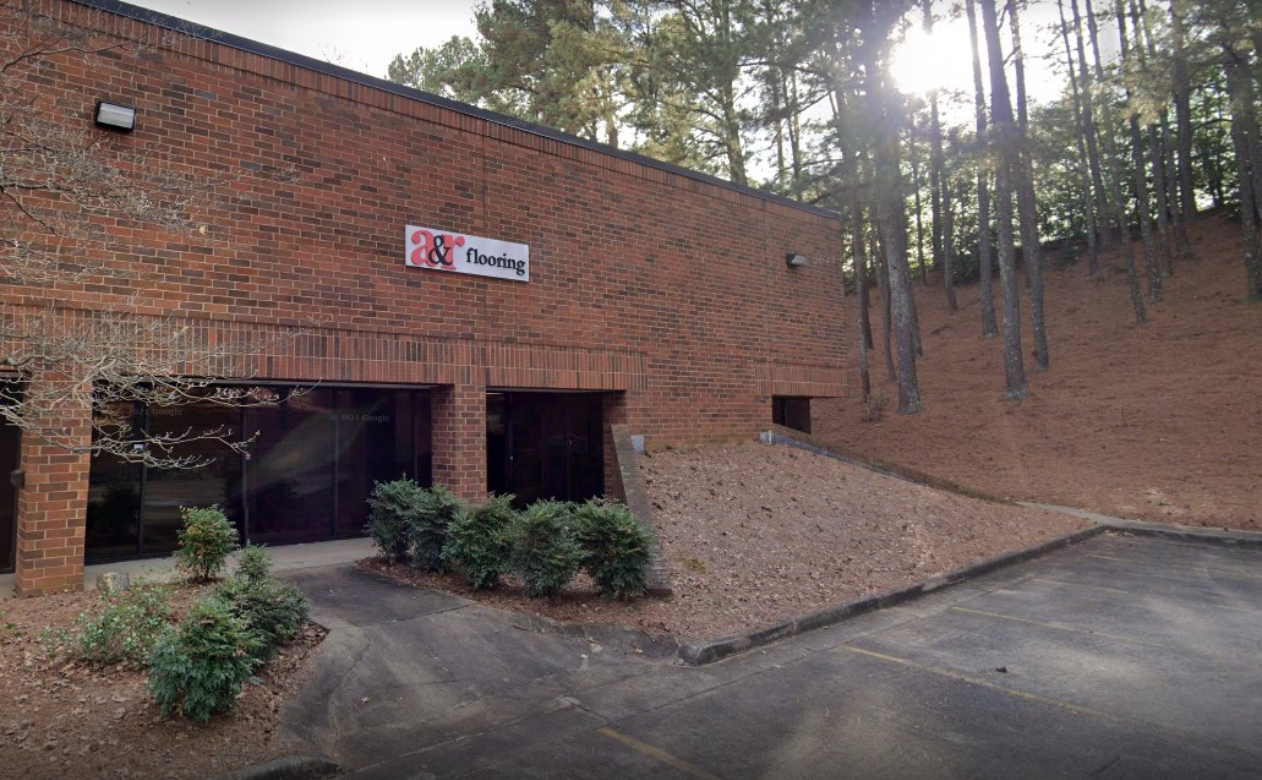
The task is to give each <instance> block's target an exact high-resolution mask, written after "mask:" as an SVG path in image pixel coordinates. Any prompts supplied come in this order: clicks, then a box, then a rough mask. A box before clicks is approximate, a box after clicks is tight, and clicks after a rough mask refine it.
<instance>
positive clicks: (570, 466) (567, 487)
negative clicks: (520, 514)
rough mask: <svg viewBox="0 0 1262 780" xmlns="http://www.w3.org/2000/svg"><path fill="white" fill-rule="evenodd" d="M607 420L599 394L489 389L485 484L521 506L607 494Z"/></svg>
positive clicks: (583, 498)
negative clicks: (508, 495) (512, 498)
mask: <svg viewBox="0 0 1262 780" xmlns="http://www.w3.org/2000/svg"><path fill="white" fill-rule="evenodd" d="M603 419H604V411H603V405H602V394H601V393H543V392H519V391H511V392H510V391H505V392H490V393H487V396H486V458H487V469H486V471H487V488H488V489H489V490H490V491H491V492H493V493H496V494H498V495H505V494H509V493H511V494H513V495H515V496H516V497H517V498H516V503H517V504H519V505H522V506H524V505H526V504H529V503H531V502H532V501H537V500H540V499H558V500H565V501H584V500H586V499H589V498H594V497H596V496H601V495H604V492H605V441H604V433H603V425H602V423H603Z"/></svg>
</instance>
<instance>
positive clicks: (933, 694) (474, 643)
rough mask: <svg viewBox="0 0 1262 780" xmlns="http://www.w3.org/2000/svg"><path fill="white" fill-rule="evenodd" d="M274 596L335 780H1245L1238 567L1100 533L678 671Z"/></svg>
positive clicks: (1200, 549)
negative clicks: (305, 606) (291, 628)
mask: <svg viewBox="0 0 1262 780" xmlns="http://www.w3.org/2000/svg"><path fill="white" fill-rule="evenodd" d="M294 578H295V579H296V580H297V581H299V583H300V584H302V585H303V587H304V588H305V589H307V590H308V592H310V593H311V594H312V596H313V598H314V599H315V601H316V605H317V607H316V616H317V618H319V619H323V620H324V621H325V622H326V623H327V624H329V625H330V627H332V628H333V633H332V634H331V635H330V638H329V640H327V641H326V647H325V649H324V650H323V651H322V656H323V657H322V660H321V664H320V669H319V670H318V673H317V679H316V680H315V681H314V682H313V684H312V685H311V686H310V687H309V688H308V690H307V692H306V693H305V694H304V696H303V697H301V698H300V699H299V701H298V702H297V703H296V704H295V705H294V707H293V708H292V709H291V711H290V713H289V716H288V718H289V721H290V722H291V723H292V724H294V728H295V731H296V732H297V733H298V734H299V735H300V736H302V737H303V738H304V739H306V740H307V741H308V742H309V743H310V744H311V745H312V746H313V747H312V749H313V750H315V751H317V752H323V753H324V754H326V755H330V756H331V757H333V758H335V759H336V760H339V761H341V762H342V763H343V765H344V766H345V767H346V768H347V770H348V772H349V773H350V774H351V775H352V776H354V777H361V778H409V777H414V778H430V777H442V778H449V777H452V778H454V777H487V778H500V777H503V778H509V777H514V778H519V777H541V778H542V777H573V778H606V777H619V778H650V777H652V778H658V777H660V778H688V777H692V778H706V779H713V778H722V779H723V780H738V779H740V778H820V777H855V778H1042V777H1058V778H1059V777H1064V778H1075V777H1081V778H1108V779H1112V778H1215V779H1217V778H1250V777H1262V707H1260V706H1259V704H1260V703H1262V550H1257V549H1238V548H1232V547H1225V546H1219V545H1208V544H1198V543H1188V542H1173V541H1167V540H1158V539H1150V538H1132V537H1124V536H1114V535H1109V536H1102V537H1098V538H1096V539H1093V540H1091V541H1088V542H1085V543H1082V544H1079V545H1076V546H1074V547H1071V548H1069V549H1066V550H1062V551H1060V552H1057V553H1053V554H1051V555H1048V556H1046V557H1044V558H1041V559H1039V560H1036V561H1032V562H1029V563H1026V564H1021V565H1019V566H1015V567H1012V568H1009V569H1005V570H1003V571H1001V572H997V573H995V574H993V575H990V576H988V577H985V578H981V579H978V580H975V581H971V582H968V583H965V584H962V585H957V586H954V587H951V588H948V589H944V590H942V591H940V592H937V593H935V594H932V595H930V596H927V597H925V598H922V599H919V600H917V601H914V602H910V603H908V604H905V605H903V606H900V607H896V608H892V609H888V610H883V611H881V612H877V613H873V614H869V615H866V616H863V617H860V618H857V619H854V620H851V621H847V622H845V623H843V624H840V625H837V626H833V627H830V628H825V629H821V630H818V631H814V632H811V633H807V634H803V635H800V636H797V637H793V638H790V639H786V640H785V641H783V642H780V643H777V644H774V645H771V646H768V647H766V648H763V649H760V650H755V651H752V652H750V653H747V654H744V655H740V656H736V657H733V658H730V659H728V660H725V661H722V662H719V663H716V664H713V665H710V666H706V667H701V668H689V667H683V666H680V665H677V664H673V663H667V662H664V661H660V660H649V659H648V658H646V657H645V656H640V655H636V654H634V653H626V652H623V651H619V650H616V649H613V648H611V647H605V646H602V645H601V644H599V643H594V642H591V641H587V640H584V639H583V638H581V637H574V636H564V635H556V634H546V633H545V634H541V633H537V632H536V631H534V630H531V628H530V627H529V626H526V625H523V621H522V620H520V619H519V618H517V617H516V616H513V615H511V614H509V613H503V612H498V611H495V610H488V609H485V608H482V607H480V606H477V605H471V604H469V603H468V602H464V601H461V600H460V599H455V598H453V597H450V596H446V595H443V594H432V593H428V592H425V591H415V590H411V589H408V588H402V587H399V586H395V585H392V584H390V583H387V582H384V581H381V580H377V579H375V578H372V577H370V576H369V575H366V574H363V573H360V572H357V571H354V570H347V569H345V568H343V569H328V570H312V571H308V572H301V573H297V574H295V575H294Z"/></svg>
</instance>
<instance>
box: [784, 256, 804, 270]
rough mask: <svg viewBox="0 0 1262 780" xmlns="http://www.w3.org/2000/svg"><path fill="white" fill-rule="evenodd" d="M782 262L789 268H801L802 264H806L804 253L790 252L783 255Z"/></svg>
mask: <svg viewBox="0 0 1262 780" xmlns="http://www.w3.org/2000/svg"><path fill="white" fill-rule="evenodd" d="M784 262H785V263H786V264H787V265H788V266H789V267H790V268H801V267H802V266H804V265H806V255H799V254H796V253H790V254H787V255H785V256H784Z"/></svg>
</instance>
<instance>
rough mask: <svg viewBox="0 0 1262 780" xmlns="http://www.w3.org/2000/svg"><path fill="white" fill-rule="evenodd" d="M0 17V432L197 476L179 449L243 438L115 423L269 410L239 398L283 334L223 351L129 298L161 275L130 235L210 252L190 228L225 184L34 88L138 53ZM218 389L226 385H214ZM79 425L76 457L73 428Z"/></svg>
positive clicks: (37, 20)
mask: <svg viewBox="0 0 1262 780" xmlns="http://www.w3.org/2000/svg"><path fill="white" fill-rule="evenodd" d="M5 6H6V8H5V13H6V14H7V15H8V16H9V17H10V18H13V19H17V20H18V24H16V25H12V26H10V27H8V28H6V29H5V30H3V31H2V32H0V294H3V296H4V299H3V300H4V303H3V304H2V305H0V419H3V421H4V422H6V423H8V424H10V425H13V426H16V427H17V428H19V429H20V430H21V431H22V432H23V434H24V435H30V436H35V437H37V438H38V439H40V440H42V441H45V442H48V443H51V444H54V445H57V446H61V447H64V448H66V449H68V450H71V451H76V452H84V451H86V452H91V453H92V454H98V453H111V454H113V455H116V456H118V457H120V458H122V459H124V460H128V461H132V462H140V463H145V464H148V465H151V466H157V467H163V468H191V467H197V466H200V465H202V464H203V463H204V460H203V459H202V458H201V457H198V456H192V455H187V454H182V452H187V450H184V451H182V449H181V447H180V445H181V444H184V443H188V442H192V441H205V440H208V439H209V440H215V441H219V442H222V444H223V445H224V446H225V447H226V448H228V450H235V449H240V448H242V447H244V446H245V445H246V444H248V442H249V438H250V437H248V436H244V435H242V432H240V431H232V430H228V429H223V428H215V429H207V430H199V429H189V430H186V431H182V432H174V433H161V434H156V433H149V432H145V431H140V430H136V429H134V428H133V426H132V414H131V413H130V412H131V410H132V409H134V408H135V406H136V405H137V404H145V405H148V406H150V407H174V406H181V405H185V404H191V403H222V404H234V405H235V404H250V403H261V404H267V403H273V402H274V399H273V397H272V396H271V395H270V394H269V393H267V392H266V391H263V390H261V389H259V388H254V387H250V386H249V384H248V380H249V378H250V374H251V370H250V366H251V364H252V362H253V361H252V358H254V357H257V356H258V355H260V354H262V353H264V352H266V351H268V350H269V349H271V348H272V347H274V346H275V345H276V344H277V342H279V341H282V340H289V339H291V338H293V332H290V333H286V332H284V331H281V330H277V331H276V332H275V333H274V334H273V333H271V332H270V331H269V330H268V329H261V330H259V331H256V332H255V333H252V334H249V335H242V336H238V337H234V338H227V339H225V338H222V337H220V335H219V334H216V333H215V332H214V328H211V327H209V324H208V323H207V322H206V321H205V320H197V319H193V318H189V317H187V316H184V315H182V314H180V313H178V312H172V311H170V310H163V309H162V308H161V307H159V306H157V305H155V303H154V302H153V301H152V300H147V299H146V297H145V296H144V295H143V294H142V293H140V292H138V291H139V290H141V289H143V288H145V287H146V286H148V285H150V284H151V282H152V280H153V278H156V277H158V276H160V274H161V271H162V269H161V265H162V263H163V261H162V260H160V259H159V258H157V257H155V256H152V253H150V255H149V256H147V255H146V250H144V249H143V248H141V247H138V246H135V245H134V244H132V239H131V236H132V235H133V234H134V233H135V232H137V231H146V232H153V233H156V234H158V235H163V236H167V237H172V238H175V237H179V238H181V239H183V240H186V241H187V242H189V243H190V244H197V243H201V244H206V245H209V246H212V247H214V246H215V245H216V244H217V243H218V242H217V239H216V236H215V233H216V230H215V226H214V225H213V224H211V223H209V221H200V220H199V215H203V216H204V215H206V214H209V213H212V212H214V211H215V209H216V207H218V206H219V205H222V204H220V203H219V201H220V200H221V198H222V194H221V193H223V192H226V191H230V190H231V186H230V185H231V184H232V182H231V181H230V180H229V179H228V178H212V177H207V176H205V175H202V174H199V173H196V172H193V171H192V170H190V169H189V168H188V166H186V165H181V164H177V163H176V162H174V161H172V160H170V159H168V158H166V157H164V156H163V155H162V154H160V153H155V151H154V150H152V149H146V148H140V147H139V146H138V145H137V144H135V143H134V142H132V141H131V139H129V138H127V137H125V136H121V135H119V134H117V133H114V132H111V131H108V130H102V129H97V128H93V127H90V126H89V125H88V122H87V121H84V122H82V123H78V122H66V121H65V119H64V113H65V109H64V107H61V108H60V110H58V108H57V106H56V101H55V100H54V99H53V98H52V97H50V96H49V95H48V90H44V89H41V88H40V84H41V83H46V82H47V80H48V78H49V75H50V74H52V73H55V72H56V71H57V69H58V68H62V67H65V66H67V65H72V64H73V65H76V66H79V67H84V68H88V69H90V68H92V67H93V66H96V65H103V64H104V63H105V62H106V58H117V57H119V56H123V57H129V56H130V57H135V56H139V54H140V53H141V52H142V51H143V50H144V48H145V44H142V43H141V42H139V41H131V40H120V39H117V38H111V37H106V36H103V35H101V34H100V33H96V32H93V31H89V30H84V29H80V28H77V27H74V26H71V25H69V24H67V23H65V22H62V21H60V20H57V19H53V18H49V17H47V16H43V15H41V14H40V13H39V12H38V11H36V10H34V9H35V8H36V6H34V5H32V4H28V3H23V2H21V1H20V0H10V1H9V2H6V3H5ZM179 34H181V33H171V35H173V36H174V35H179ZM164 43H165V42H164ZM84 119H85V120H86V119H87V117H84ZM272 174H274V175H276V176H279V177H281V178H285V177H289V176H291V175H292V173H291V172H288V171H273V172H272ZM85 292H86V293H91V296H88V295H85ZM94 298H95V299H99V300H101V301H102V302H103V304H102V305H98V304H96V302H95V301H94V300H93V299H94ZM225 342H226V343H225ZM228 378H231V379H233V380H236V381H237V382H238V383H237V384H234V385H224V384H220V383H219V380H223V379H228ZM242 380H245V382H246V383H245V384H242V383H241V382H242ZM89 418H90V419H91V427H92V437H91V441H90V443H87V442H85V437H84V435H83V433H82V429H81V428H82V423H81V422H80V421H82V420H84V419H89ZM198 449H202V448H198Z"/></svg>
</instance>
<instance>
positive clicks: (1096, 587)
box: [1030, 577, 1262, 615]
mask: <svg viewBox="0 0 1262 780" xmlns="http://www.w3.org/2000/svg"><path fill="white" fill-rule="evenodd" d="M1030 582H1046V583H1047V584H1048V585H1062V586H1064V587H1066V588H1084V589H1086V590H1098V591H1101V592H1103V593H1120V594H1122V595H1123V596H1132V597H1134V596H1140V597H1142V596H1153V595H1156V596H1157V597H1158V598H1161V599H1165V600H1166V601H1174V602H1178V603H1180V604H1188V605H1190V606H1196V607H1199V608H1201V609H1210V610H1214V609H1225V610H1229V611H1231V612H1248V613H1250V614H1252V615H1257V614H1262V610H1258V609H1250V608H1248V607H1233V606H1230V605H1228V604H1209V605H1206V604H1201V603H1196V602H1189V601H1186V600H1184V599H1178V598H1174V597H1172V596H1163V595H1160V594H1153V593H1139V592H1136V591H1133V590H1122V589H1121V588H1108V587H1105V586H1104V585H1084V584H1082V583H1081V582H1065V581H1064V580H1052V579H1048V578H1046V577H1031V578H1030Z"/></svg>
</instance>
